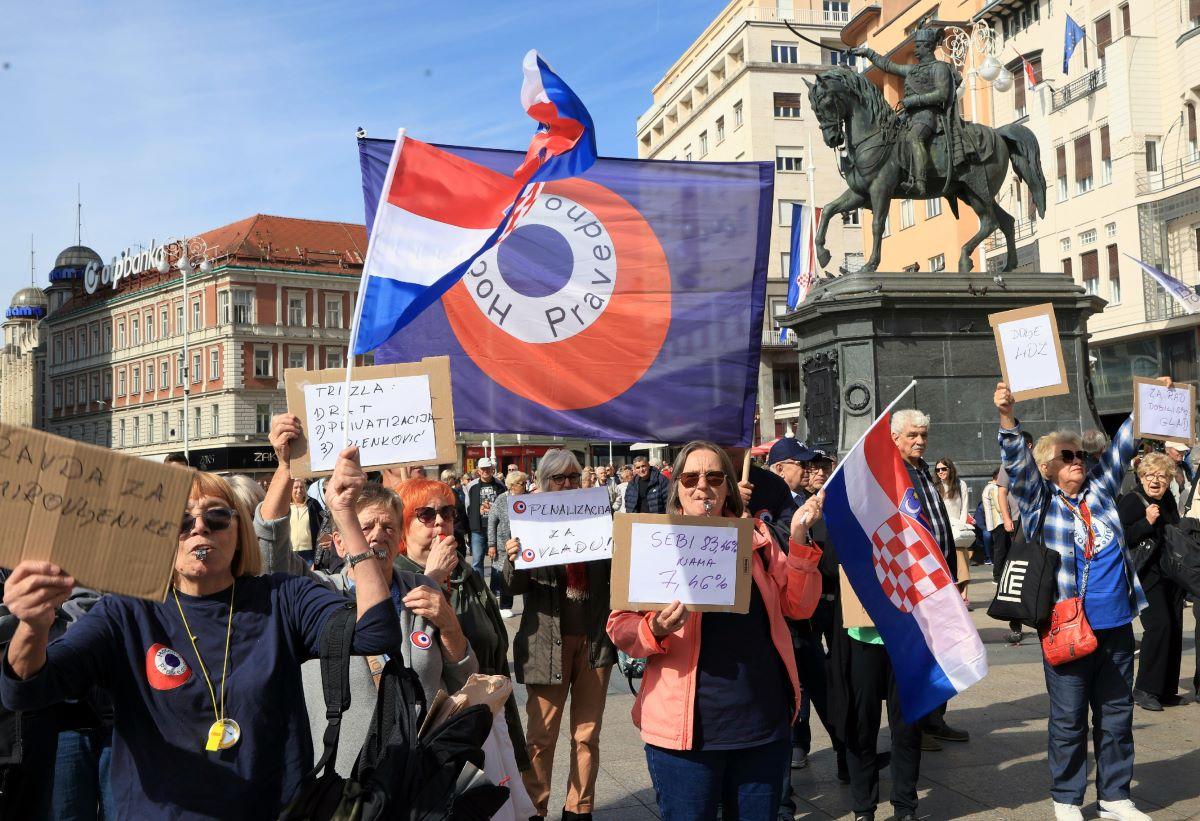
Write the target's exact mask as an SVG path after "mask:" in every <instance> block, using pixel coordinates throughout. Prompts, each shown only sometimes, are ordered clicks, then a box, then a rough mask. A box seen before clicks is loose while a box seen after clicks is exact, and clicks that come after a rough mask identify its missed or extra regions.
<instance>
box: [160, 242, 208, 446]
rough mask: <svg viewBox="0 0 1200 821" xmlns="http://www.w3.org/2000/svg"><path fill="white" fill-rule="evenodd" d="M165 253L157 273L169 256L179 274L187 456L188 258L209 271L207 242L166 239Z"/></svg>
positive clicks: (191, 270)
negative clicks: (181, 302)
mask: <svg viewBox="0 0 1200 821" xmlns="http://www.w3.org/2000/svg"><path fill="white" fill-rule="evenodd" d="M164 249H165V251H166V253H164V254H163V255H162V257H161V258H160V259H159V263H158V270H159V271H160V272H161V273H164V274H165V273H167V271H170V270H171V260H172V259H174V260H175V265H176V267H178V268H179V273H181V274H183V353H182V354H181V358H182V360H183V361H182V362H181V363H180V365H179V373H180V374H181V375H182V376H183V425H182V427H183V456H184V458H185V459H186V458H188V455H189V451H190V447H189V437H188V426H189V425H190V424H191V419H190V418H189V416H188V400H189V399H190V398H191V393H192V378H191V377H192V374H191V364H192V361H191V357H190V356H189V354H188V331H189V321H190V320H189V317H188V309H189V308H190V307H191V306H190V305H188V276H189V275H191V274H194V273H195V272H196V266H193V264H192V260H194V259H198V260H199V263H198V267H199V269H200V273H202V274H207V273H209V272H210V271H212V268H213V266H212V260H210V259H209V258H208V243H207V242H205V241H204V240H202V239H200V238H199V237H191V238H190V239H174V238H173V239H169V240H167V242H166V243H165V244H164Z"/></svg>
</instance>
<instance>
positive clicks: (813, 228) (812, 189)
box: [804, 132, 817, 299]
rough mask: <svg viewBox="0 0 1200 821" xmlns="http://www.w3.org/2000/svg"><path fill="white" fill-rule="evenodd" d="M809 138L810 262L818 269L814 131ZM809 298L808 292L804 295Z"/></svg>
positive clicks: (808, 249) (812, 266)
mask: <svg viewBox="0 0 1200 821" xmlns="http://www.w3.org/2000/svg"><path fill="white" fill-rule="evenodd" d="M807 140H808V219H809V226H810V228H809V235H808V248H807V249H806V250H807V251H808V264H809V266H810V268H811V270H812V271H813V272H814V273H815V272H816V271H817V261H816V252H817V183H816V178H817V163H816V157H815V156H814V155H813V150H812V133H811V132H809V133H808V134H807ZM804 296H805V298H806V299H807V298H808V294H805V295H804Z"/></svg>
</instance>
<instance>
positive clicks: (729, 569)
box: [611, 513, 754, 613]
mask: <svg viewBox="0 0 1200 821" xmlns="http://www.w3.org/2000/svg"><path fill="white" fill-rule="evenodd" d="M753 533H754V520H753V519H727V518H718V517H711V516H662V515H654V514H647V513H618V514H617V515H616V517H615V518H614V520H613V564H612V590H611V604H612V609H613V610H661V609H662V608H663V607H664V606H665V605H668V604H670V603H671V602H673V601H676V600H679V601H681V602H683V603H684V604H686V605H687V606H688V609H689V610H695V611H697V612H700V613H707V612H718V613H748V612H750V583H751V579H750V560H751V554H752V550H751V548H752V545H753V535H752V534H753Z"/></svg>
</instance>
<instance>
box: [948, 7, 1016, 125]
mask: <svg viewBox="0 0 1200 821" xmlns="http://www.w3.org/2000/svg"><path fill="white" fill-rule="evenodd" d="M943 48H944V49H945V51H946V53H947V54H948V55H949V57H950V61H951V62H952V63H954V67H955V68H957V69H958V70H959V73H962V71H963V69H965V68H967V67H968V64H969V65H970V68H969V69H968V71H967V76H968V77H970V78H971V119H972V120H974V121H978V119H979V117H978V114H979V109H978V101H977V100H976V96H975V78H976V77H979V78H981V79H982V80H983V81H984V82H985V83H989V84H991V86H992V88H994V89H996V90H997V91H999V92H1001V93H1003V92H1005V91H1008V90H1009V89H1010V88H1012V85H1013V75H1012V72H1011V71H1009V70H1008V69H1006V68H1005V67H1004V66H1003V65H1001V64H1000V61H999V60H997V59H996V53H997V52H998V51H999V49H997V47H996V32H995V31H994V30H993V29H992V27H991V26H989V25H988V24H987V23H986V22H985V21H983V20H980V21H979V22H978V23H976V24H975V25H973V26H971V30H970V31H969V32H968V31H967V30H965V29H961V28H959V27H958V26H948V27H947V28H946V40H945V42H944V44H943ZM958 91H959V94H960V95H961V94H963V93H964V86H962V85H960V86H959V87H958Z"/></svg>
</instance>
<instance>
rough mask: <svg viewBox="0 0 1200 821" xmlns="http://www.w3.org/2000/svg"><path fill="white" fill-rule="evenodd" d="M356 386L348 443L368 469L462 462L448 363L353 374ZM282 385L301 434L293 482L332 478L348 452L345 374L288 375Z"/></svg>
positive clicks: (438, 360)
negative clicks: (342, 455) (342, 454)
mask: <svg viewBox="0 0 1200 821" xmlns="http://www.w3.org/2000/svg"><path fill="white" fill-rule="evenodd" d="M351 378H352V381H351V383H350V436H349V437H348V441H349V443H350V444H355V445H358V446H359V449H360V451H361V458H362V466H363V467H364V468H369V469H374V470H378V469H380V468H392V467H405V466H408V465H431V464H439V465H444V464H450V463H453V462H455V461H457V460H458V453H457V451H456V449H455V445H454V409H453V407H452V404H451V395H450V358H449V357H445V356H433V357H426V358H425V359H422V360H421V361H420V362H412V363H406V364H397V365H369V366H366V367H361V368H355V369H354V371H353V373H352V374H351ZM284 383H285V385H286V387H287V401H288V411H289V412H290V413H292V414H294V415H295V416H297V417H299V419H300V424H301V426H302V428H303V433H302V435H301V438H300V439H298V440H297V441H294V442H292V474H293V475H295V476H303V477H311V476H328V475H330V474H331V473H333V466H334V464H335V462H336V461H337V455H338V453H339V452H340V451H341V449H342V442H343V424H342V409H343V406H344V404H345V402H344V399H343V392H344V391H345V389H346V371H345V370H344V369H342V368H329V369H327V370H323V371H306V370H303V369H301V368H289V369H288V370H287V371H285V372H284Z"/></svg>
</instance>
